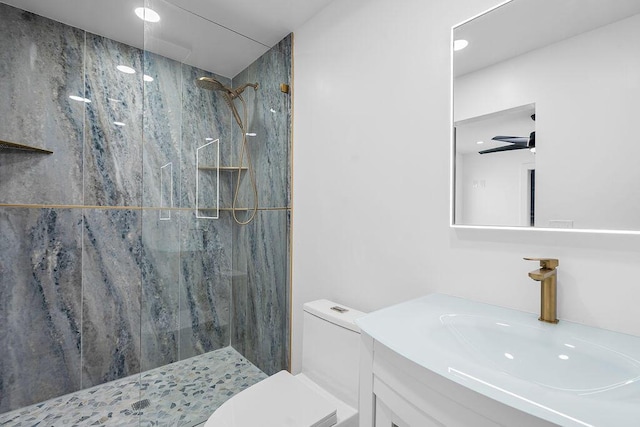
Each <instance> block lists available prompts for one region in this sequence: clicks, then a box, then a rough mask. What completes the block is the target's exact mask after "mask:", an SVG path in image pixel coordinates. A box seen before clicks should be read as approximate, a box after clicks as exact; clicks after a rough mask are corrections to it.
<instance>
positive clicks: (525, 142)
mask: <svg viewBox="0 0 640 427" xmlns="http://www.w3.org/2000/svg"><path fill="white" fill-rule="evenodd" d="M531 120H534V121H535V120H536V115H535V114H532V115H531ZM491 140H492V141H500V142H508V143H509V144H511V145H505V146H502V147H496V148H490V149H488V150H482V151H479V152H478V153H480V154H490V153H499V152H501V151H513V150H524V149H528V150H531V149H532V148H534V149H535V148H536V132H535V131H533V132H531V133H530V134H529V136H528V137H527V136H503V135H498V136H494V137H493V138H491ZM532 151H533V152H535V150H532Z"/></svg>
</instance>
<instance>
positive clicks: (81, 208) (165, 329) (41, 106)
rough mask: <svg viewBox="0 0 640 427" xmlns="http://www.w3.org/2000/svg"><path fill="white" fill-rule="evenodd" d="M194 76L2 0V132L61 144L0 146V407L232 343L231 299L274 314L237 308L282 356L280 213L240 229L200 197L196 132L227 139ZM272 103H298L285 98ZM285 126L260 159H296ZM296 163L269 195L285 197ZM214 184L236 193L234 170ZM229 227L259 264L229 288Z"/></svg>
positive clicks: (225, 151)
mask: <svg viewBox="0 0 640 427" xmlns="http://www.w3.org/2000/svg"><path fill="white" fill-rule="evenodd" d="M119 64H125V65H129V66H131V67H132V68H134V69H136V70H138V71H139V72H138V73H136V74H134V75H126V74H123V73H120V72H119V71H117V70H116V68H115V67H116V65H119ZM265 71H267V70H266V69H265ZM143 72H144V73H145V74H147V75H150V76H152V77H153V78H154V80H153V82H143V81H142V78H141V77H142V73H143ZM201 75H212V74H211V73H208V72H205V71H202V70H198V69H196V68H194V67H191V66H188V65H184V64H181V63H179V62H176V61H173V60H170V59H167V58H163V57H160V56H157V55H153V54H150V53H147V52H143V51H141V50H139V49H135V48H132V47H130V46H126V45H123V44H121V43H118V42H115V41H113V40H109V39H106V38H104V37H101V36H98V35H94V34H90V33H87V32H84V31H81V30H78V29H76V28H72V27H69V26H67V25H64V24H61V23H58V22H54V21H51V20H49V19H46V18H43V17H40V16H37V15H34V14H31V13H28V12H24V11H22V10H20V9H16V8H13V7H11V6H8V5H5V4H0V94H1V95H2V96H0V139H3V140H8V141H12V142H18V143H28V144H32V145H37V146H41V147H44V148H47V149H50V150H52V151H53V152H54V154H52V155H41V154H33V153H24V152H17V151H11V152H9V151H6V150H4V151H3V150H0V236H1V238H0V249H1V252H0V352H2V353H1V355H0V412H6V411H9V410H12V409H16V408H19V407H22V406H25V405H28V404H31V403H34V402H39V401H43V400H46V399H49V398H52V397H55V396H58V395H62V394H66V393H69V392H72V391H75V390H78V389H82V388H87V387H91V386H94V385H96V384H100V383H103V382H107V381H110V380H114V379H117V378H122V377H125V376H128V375H131V374H134V373H137V372H140V371H141V370H147V369H151V368H154V367H157V366H161V365H164V364H166V363H170V362H175V361H177V360H181V359H184V358H187V357H191V356H194V355H199V354H202V353H205V352H208V351H212V350H215V349H218V348H221V347H224V346H226V345H229V342H230V341H231V340H232V338H231V336H232V330H231V324H232V323H233V320H232V319H231V316H232V314H233V313H232V312H233V311H234V310H232V308H231V300H232V299H238V298H239V299H241V300H242V303H243V304H244V307H249V308H250V310H252V311H247V310H245V311H243V315H242V316H243V318H244V319H247V318H249V319H252V321H253V319H256V320H257V319H260V320H261V321H266V322H272V323H266V324H265V325H264V326H262V327H260V328H256V331H252V326H251V325H248V324H246V323H242V324H240V323H239V322H238V321H237V319H236V321H235V322H236V326H237V327H238V328H242V333H237V334H235V335H237V336H243V337H249V338H246V339H248V340H249V341H247V343H248V344H246V345H245V344H242V345H244V346H245V347H247V348H250V349H255V350H252V351H255V352H256V353H255V354H256V356H255V357H249V359H253V360H258V361H261V363H263V365H264V367H262V366H261V367H262V368H263V369H264V370H266V371H273V370H274V369H276V367H278V368H284V367H286V366H287V358H286V354H288V333H287V332H285V331H278V332H275V331H274V329H275V328H276V326H277V328H280V327H285V328H288V321H287V320H286V319H287V318H288V313H287V311H288V303H287V301H288V295H287V292H288V291H287V289H288V274H287V271H288V267H287V265H286V263H287V262H288V261H287V259H288V258H287V257H286V256H285V255H286V253H287V251H288V239H287V238H286V237H283V236H284V235H286V233H287V230H288V212H287V211H286V210H285V211H278V212H274V213H272V212H270V211H265V212H261V215H260V218H259V220H258V221H256V222H255V223H254V226H253V227H252V228H247V229H246V230H239V229H236V228H234V226H233V225H232V220H231V218H230V215H229V214H228V213H221V217H220V220H218V221H210V220H204V221H203V220H199V219H197V218H196V217H195V215H194V213H193V212H194V208H195V199H196V196H195V181H196V149H197V147H200V146H202V145H203V144H205V143H206V138H214V139H216V138H220V152H221V164H223V165H224V164H232V159H231V157H232V156H233V153H232V151H231V148H230V147H231V138H232V134H231V132H232V126H231V123H232V118H231V114H230V111H229V109H228V108H227V107H226V105H225V104H224V101H223V100H222V99H219V98H218V97H217V95H216V94H215V93H212V92H208V91H203V90H200V89H198V88H196V86H195V85H194V83H193V82H194V79H195V78H196V77H197V76H201ZM215 77H216V78H217V79H219V80H221V81H222V82H223V83H224V84H227V85H231V84H232V82H231V80H230V79H228V78H224V77H221V76H215ZM287 81H288V80H287ZM278 84H279V83H278ZM261 85H263V83H261ZM265 85H266V83H265ZM263 87H265V86H263ZM265 92H266V91H265ZM69 95H79V96H83V97H86V98H88V99H90V100H91V102H90V103H83V102H77V101H72V100H70V99H69ZM260 102H266V101H260ZM273 105H276V104H273ZM276 107H277V111H279V112H282V113H283V117H284V118H285V119H286V120H288V119H289V114H290V113H289V106H288V100H287V101H286V103H285V104H278V105H277V106H276ZM260 109H264V107H262V106H260ZM274 109H276V108H274ZM256 111H257V110H256ZM266 111H269V109H267V110H266ZM114 122H120V123H124V126H116V125H114ZM286 132H287V133H286V137H283V136H282V135H280V138H283V139H282V142H276V143H275V144H276V145H272V146H271V147H270V148H269V150H272V149H273V150H279V152H280V153H282V154H284V153H287V154H286V158H284V159H278V160H277V161H276V159H274V158H273V159H272V158H268V161H270V162H274V163H272V164H271V166H268V168H283V169H285V170H286V171H288V144H289V139H288V138H289V137H288V128H287V129H286ZM267 143H268V144H272V143H271V142H270V141H264V144H265V146H266V145H268V144H267ZM277 144H280V145H277ZM282 144H285V145H282ZM257 155H258V156H262V154H257ZM254 160H255V161H257V162H258V163H260V164H262V162H263V161H266V160H264V159H259V158H254ZM278 162H279V163H278ZM276 163H277V164H276ZM168 164H171V166H170V170H171V173H169V174H168V175H163V170H165V169H163V167H165V166H166V165H168ZM261 167H262V166H261ZM165 171H166V170H165ZM259 173H260V174H264V173H267V172H263V171H261V172H259ZM269 173H272V172H269ZM278 173H279V172H278ZM278 173H276V175H277V174H278ZM287 173H288V172H287ZM163 176H164V181H165V182H163V178H162V177H163ZM167 177H168V178H167ZM258 179H259V180H260V179H271V177H269V176H267V177H265V178H260V175H259V176H258ZM167 180H168V182H169V184H170V185H168V183H167V182H166V181H167ZM286 180H288V177H287V178H286ZM286 180H285V182H284V184H282V183H280V182H279V183H278V184H277V185H278V186H280V187H278V188H274V189H272V190H273V194H278V196H277V199H273V205H272V206H277V205H280V204H281V203H282V201H284V200H288V196H286V197H283V196H282V194H283V191H284V192H285V193H287V192H288V185H287V184H286V182H287V181H286ZM274 182H275V181H274ZM220 184H221V205H223V206H230V204H231V180H229V179H228V180H227V181H224V178H221V182H220ZM282 185H284V187H282ZM161 188H162V189H163V190H161ZM163 191H164V194H162V192H163ZM261 191H264V192H265V194H266V193H270V192H271V190H269V189H265V190H261ZM167 192H168V193H169V194H170V196H171V197H167ZM270 197H271V196H270V195H269V196H267V195H265V196H264V199H262V200H261V204H262V201H267V200H270ZM161 198H162V200H163V203H164V205H163V206H164V207H166V206H167V203H172V205H171V206H173V208H175V209H173V210H170V211H169V210H167V209H165V210H161V209H159V206H160V204H161ZM167 201H168V202H167ZM265 206H269V205H265ZM281 206H288V202H287V203H286V204H284V205H281ZM166 214H170V219H167V215H166ZM272 214H273V215H272ZM267 217H268V218H267ZM283 218H287V220H286V221H285V220H284V219H283ZM281 233H285V234H282V235H281ZM254 239H264V240H261V241H259V242H258V241H254ZM234 242H235V244H238V245H240V246H241V248H240V249H239V252H238V253H239V254H242V255H239V258H237V261H238V263H239V264H238V265H241V266H245V265H246V264H248V263H252V265H254V267H243V268H242V273H240V275H242V277H246V283H247V284H249V285H250V286H254V285H253V282H254V281H255V282H256V283H259V285H256V286H255V288H252V290H251V291H248V290H243V292H241V293H240V294H236V295H235V296H234V295H233V292H232V282H233V281H234V277H236V276H238V274H237V271H236V270H237V269H236V266H235V265H234V261H236V260H234V258H233V251H232V248H233V244H234ZM271 244H276V245H278V246H277V247H276V248H274V249H273V250H271V249H269V250H267V251H263V250H261V249H259V248H264V247H265V245H271ZM281 255H282V256H283V257H284V259H277V260H276V259H275V257H280V256H281ZM245 261H247V263H246V264H245ZM263 263H264V265H263ZM258 266H259V267H258ZM270 280H275V281H276V282H273V283H276V288H275V289H271V288H273V285H269V283H268V281H270ZM270 286H271V288H270ZM247 289H248V288H247ZM263 295H264V300H260V301H262V302H260V303H258V301H257V300H255V298H262V296H263ZM235 314H236V315H237V314H238V310H235ZM285 316H286V317H285ZM273 322H275V323H273ZM260 341H264V345H263V344H261V343H260ZM283 341H284V342H283ZM267 342H268V343H269V344H266V343H267ZM239 345H240V344H239ZM278 346H282V348H279V349H276V347H278ZM283 348H285V349H287V350H283ZM259 351H266V352H268V353H269V355H258V353H257V352H259ZM270 357H274V361H275V362H271V361H269V360H270V359H269V358H270Z"/></svg>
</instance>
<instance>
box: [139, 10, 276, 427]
mask: <svg viewBox="0 0 640 427" xmlns="http://www.w3.org/2000/svg"><path fill="white" fill-rule="evenodd" d="M146 6H147V7H149V8H152V9H153V10H155V11H157V12H158V13H159V15H160V16H161V19H160V21H159V22H155V23H146V24H145V54H144V55H145V67H146V68H145V69H146V71H145V73H146V74H147V75H149V76H150V77H152V78H153V79H154V80H153V81H152V82H147V83H146V84H145V113H144V123H145V129H144V142H145V143H144V159H145V163H144V165H145V167H144V170H145V174H144V179H143V187H144V191H143V193H144V197H145V205H144V206H145V208H144V211H145V215H144V216H143V241H144V242H145V246H149V247H151V246H152V244H151V242H160V241H162V242H163V245H164V247H162V248H160V245H159V243H155V244H154V247H157V248H159V250H158V251H157V252H161V253H162V254H156V255H155V256H154V260H153V262H152V263H150V271H149V272H147V271H145V272H143V284H142V288H143V291H142V295H143V300H142V313H143V320H142V324H143V345H142V364H143V366H145V368H144V373H143V375H142V383H141V385H142V395H141V401H142V402H145V405H148V406H147V409H146V410H145V412H144V413H143V415H142V422H143V423H161V424H167V425H195V424H198V423H200V422H203V421H204V420H206V418H208V417H209V415H211V413H212V412H213V411H214V410H215V409H216V408H217V407H218V406H219V405H221V404H222V403H223V402H224V401H226V400H227V399H228V398H229V397H231V396H233V395H234V394H236V393H237V392H239V391H241V390H242V389H244V388H246V387H248V386H250V385H252V384H254V383H255V382H257V381H259V380H261V379H264V378H266V374H265V373H264V372H263V371H262V370H261V369H260V368H258V367H256V365H255V364H254V363H252V361H250V360H248V359H247V357H245V356H244V355H243V354H241V352H240V351H238V349H236V348H234V347H233V346H232V339H231V336H232V327H233V322H232V312H233V309H232V301H234V297H233V295H232V283H233V280H234V277H235V276H236V272H235V271H234V265H233V262H234V246H233V243H234V220H233V216H232V215H231V211H230V209H231V206H232V201H233V194H234V187H235V185H236V181H237V179H238V174H241V175H240V178H241V179H243V180H244V179H245V177H244V176H243V175H242V174H246V170H245V171H244V172H239V171H238V168H237V166H238V164H237V163H238V162H237V160H238V159H237V157H235V158H234V154H237V153H238V151H237V150H238V147H237V145H238V142H237V141H235V140H234V133H233V132H236V134H235V136H237V130H236V129H235V127H236V125H237V124H236V121H235V119H234V115H233V112H232V111H233V110H232V108H231V105H230V104H234V103H237V105H236V108H238V109H239V110H240V111H241V105H240V103H238V101H237V100H229V99H225V96H224V94H223V93H224V90H225V89H227V90H229V89H231V88H233V87H234V83H233V81H232V77H233V76H234V75H235V74H237V73H236V72H235V71H233V70H230V69H229V68H228V63H230V62H232V61H227V58H233V56H234V55H235V52H237V51H238V49H240V50H244V51H247V52H249V53H250V54H251V55H253V57H254V58H258V57H259V56H260V55H261V54H262V53H263V52H265V51H267V50H268V47H266V46H263V45H261V44H259V43H256V42H254V41H252V40H250V39H248V38H246V37H244V36H242V35H239V34H237V33H235V32H233V31H229V30H228V29H226V28H224V27H222V26H220V25H218V24H215V23H214V22H212V21H208V20H207V19H205V18H202V17H200V16H197V15H194V14H192V13H189V12H187V11H185V10H184V9H182V8H179V7H177V6H175V5H173V4H172V3H170V2H167V1H164V0H149V1H147V2H146ZM185 28H188V29H189V31H184V29H185ZM201 77H206V78H209V79H212V80H210V81H215V82H216V85H218V86H209V87H202V85H200V86H198V85H196V80H197V79H198V78H201ZM216 88H218V89H222V90H215V89H216ZM252 91H253V89H251V90H249V92H252ZM252 102H253V100H252ZM234 105H235V104H234ZM264 160H265V159H263V161H264ZM168 163H171V164H172V168H173V186H174V192H173V203H174V205H173V207H171V208H169V209H167V203H168V202H167V199H166V197H164V196H163V195H162V194H164V193H163V191H164V190H163V188H167V186H166V185H164V184H163V182H162V181H163V178H162V177H163V172H162V170H161V169H162V168H163V166H164V165H166V164H168ZM164 176H166V173H165V175H164ZM243 185H244V184H243ZM161 193H162V194H161ZM158 210H159V211H161V213H162V217H163V218H169V216H170V218H171V219H170V220H169V219H161V217H160V213H159V212H157V211H158ZM152 212H155V214H154V215H152V214H151V213H152ZM169 213H170V215H169ZM169 223H171V225H168V224H169ZM168 227H171V230H168V229H167V228H168ZM279 230H280V231H284V232H286V230H284V229H283V228H279ZM256 237H259V236H256ZM285 240H286V239H285ZM268 243H270V242H268ZM285 256H286V255H285ZM157 262H162V263H163V264H164V266H165V267H166V268H155V269H154V268H151V267H152V266H154V265H156V263H157ZM285 262H286V261H285ZM169 266H170V267H169ZM151 271H153V272H155V273H156V274H155V275H154V274H150V272H151ZM265 303H269V300H265ZM281 323H286V322H280V323H278V329H279V330H280V329H282V328H280V324H281ZM145 325H149V328H150V329H151V330H153V331H154V333H153V334H152V337H153V338H152V339H150V340H149V342H148V343H147V342H146V340H145V335H144V330H145ZM273 326H274V325H273V324H267V323H265V324H264V325H262V326H260V328H262V329H268V328H271V327H273ZM282 333H283V334H286V332H282ZM160 336H165V337H166V340H165V342H166V344H167V345H165V346H164V347H162V348H160V346H158V342H159V339H158V337H160ZM279 344H280V341H277V342H274V345H279ZM284 347H285V350H283V351H284V352H287V350H286V349H287V348H288V338H287V344H285V346H284ZM278 366H283V367H286V366H287V363H286V360H285V361H284V362H278Z"/></svg>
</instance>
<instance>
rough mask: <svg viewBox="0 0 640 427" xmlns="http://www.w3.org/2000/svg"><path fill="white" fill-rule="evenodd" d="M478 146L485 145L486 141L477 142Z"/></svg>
mask: <svg viewBox="0 0 640 427" xmlns="http://www.w3.org/2000/svg"><path fill="white" fill-rule="evenodd" d="M476 144H478V145H480V144H484V141H478V142H476Z"/></svg>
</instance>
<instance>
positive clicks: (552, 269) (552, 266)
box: [525, 258, 559, 323]
mask: <svg viewBox="0 0 640 427" xmlns="http://www.w3.org/2000/svg"><path fill="white" fill-rule="evenodd" d="M525 260H527V261H540V269H538V270H534V271H532V272H530V273H529V277H531V278H532V279H533V280H535V281H536V282H540V283H541V286H540V317H538V320H540V321H542V322H548V323H558V319H557V318H556V309H557V306H558V293H557V278H558V270H556V267H557V266H558V264H559V262H558V260H557V259H553V258H525Z"/></svg>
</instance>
